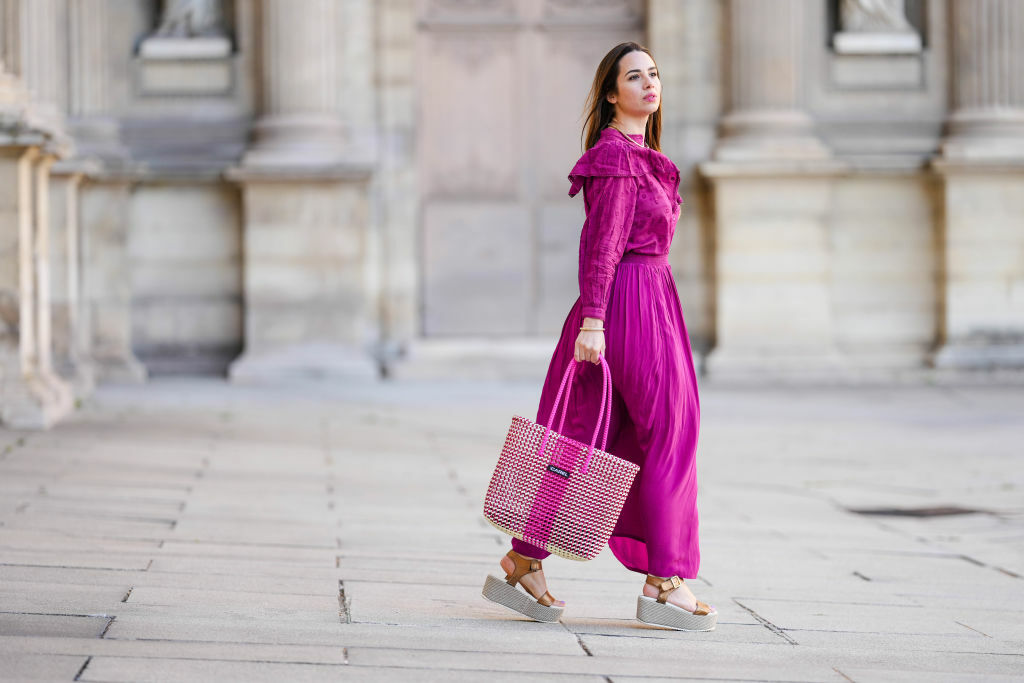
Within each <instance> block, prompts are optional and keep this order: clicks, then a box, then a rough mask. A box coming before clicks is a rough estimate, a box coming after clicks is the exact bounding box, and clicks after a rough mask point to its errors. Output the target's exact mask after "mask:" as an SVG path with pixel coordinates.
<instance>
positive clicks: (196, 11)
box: [156, 0, 225, 38]
mask: <svg viewBox="0 0 1024 683" xmlns="http://www.w3.org/2000/svg"><path fill="white" fill-rule="evenodd" d="M224 34H225V30H224V13H223V11H222V10H221V2H220V0H164V7H163V16H162V17H161V19H160V26H159V28H157V31H156V35H157V36H160V37H167V38H193V37H197V36H223V35H224Z"/></svg>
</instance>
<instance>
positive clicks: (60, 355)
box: [50, 164, 96, 399]
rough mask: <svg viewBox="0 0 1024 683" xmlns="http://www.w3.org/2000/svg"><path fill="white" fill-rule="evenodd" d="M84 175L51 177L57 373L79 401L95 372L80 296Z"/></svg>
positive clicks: (70, 169) (60, 169)
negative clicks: (81, 209)
mask: <svg viewBox="0 0 1024 683" xmlns="http://www.w3.org/2000/svg"><path fill="white" fill-rule="evenodd" d="M83 177H84V172H83V171H82V170H80V169H79V168H77V167H76V166H75V165H65V164H57V165H55V166H54V170H53V173H52V174H51V176H50V186H51V192H50V198H51V201H50V207H51V210H50V217H51V220H50V273H51V282H52V285H53V289H52V296H51V301H52V306H51V316H52V320H53V350H54V361H53V365H54V370H55V372H56V373H57V374H58V375H59V376H60V377H62V378H64V379H65V380H66V381H67V382H69V383H70V384H71V387H72V390H73V393H74V396H75V398H78V399H82V398H86V397H88V396H89V395H91V394H92V392H93V389H94V388H95V385H96V382H95V369H94V368H93V365H92V358H91V356H90V348H89V340H90V335H89V326H88V321H89V317H88V315H87V314H86V311H85V310H84V306H83V305H82V297H81V282H82V278H81V232H80V222H79V192H80V187H81V184H82V179H83Z"/></svg>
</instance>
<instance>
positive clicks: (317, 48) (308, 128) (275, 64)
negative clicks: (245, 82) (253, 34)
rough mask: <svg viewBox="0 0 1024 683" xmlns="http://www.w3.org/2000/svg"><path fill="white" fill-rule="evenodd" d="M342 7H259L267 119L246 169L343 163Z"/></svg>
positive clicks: (282, 1)
mask: <svg viewBox="0 0 1024 683" xmlns="http://www.w3.org/2000/svg"><path fill="white" fill-rule="evenodd" d="M340 6H341V3H339V2H338V1H337V0H305V2H304V3H303V4H302V5H301V7H300V6H297V5H296V4H295V3H294V2H288V0H263V1H262V2H261V4H260V7H261V10H262V13H261V17H260V21H261V29H262V46H261V47H262V53H261V54H262V64H261V66H262V73H263V82H262V85H263V98H262V107H263V115H262V117H261V118H260V120H259V121H258V122H257V123H256V127H255V130H254V136H255V145H254V146H253V148H252V149H250V150H249V152H248V153H247V154H246V158H245V164H246V165H247V166H271V167H281V166H297V167H300V168H314V167H330V166H332V165H336V164H341V163H342V162H343V161H344V160H345V144H344V142H345V140H344V133H345V129H344V122H343V120H342V118H341V110H340V107H339V101H338V97H339V59H338V57H339V48H340V44H339V43H340V40H339V39H340V37H339V36H338V35H337V29H338V26H339V12H340ZM352 28H354V27H349V30H351V29H352ZM352 66H355V65H352ZM367 67H368V65H363V64H360V65H358V67H355V68H361V69H362V68H367ZM366 95H369V93H367V94H366Z"/></svg>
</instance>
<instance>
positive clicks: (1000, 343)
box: [933, 0, 1024, 368]
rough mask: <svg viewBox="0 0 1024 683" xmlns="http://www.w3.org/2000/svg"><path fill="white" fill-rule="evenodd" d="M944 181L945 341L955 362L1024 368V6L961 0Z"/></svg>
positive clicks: (955, 6)
mask: <svg viewBox="0 0 1024 683" xmlns="http://www.w3.org/2000/svg"><path fill="white" fill-rule="evenodd" d="M950 26H951V31H952V46H953V60H952V62H953V110H952V112H951V113H950V115H949V118H948V119H947V124H946V138H945V140H944V141H943V144H942V151H941V154H940V156H939V158H937V159H936V160H935V161H934V162H933V168H934V169H935V170H936V172H937V173H939V175H940V176H941V177H942V178H943V180H944V198H945V226H944V231H943V241H944V249H943V252H944V257H945V264H944V265H945V267H944V271H945V272H944V280H943V283H942V286H943V295H944V296H943V300H944V311H943V316H942V342H943V345H942V346H941V348H940V349H939V350H938V352H937V353H936V355H935V358H934V362H935V364H936V365H937V366H940V367H950V368H999V367H1024V262H1022V260H1021V259H1020V257H1019V255H1020V254H1021V253H1022V252H1024V229H1022V227H1021V226H1022V223H1021V216H1024V193H1022V192H1021V188H1022V187H1024V4H1021V3H1020V2H1018V1H1017V0H953V1H952V3H951V4H950Z"/></svg>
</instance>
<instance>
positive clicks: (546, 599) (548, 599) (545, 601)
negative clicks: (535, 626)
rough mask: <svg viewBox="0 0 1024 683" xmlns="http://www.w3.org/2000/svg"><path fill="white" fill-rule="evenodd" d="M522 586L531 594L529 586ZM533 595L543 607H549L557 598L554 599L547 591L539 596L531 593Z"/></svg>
mask: <svg viewBox="0 0 1024 683" xmlns="http://www.w3.org/2000/svg"><path fill="white" fill-rule="evenodd" d="M523 588H524V589H526V592H527V593H530V595H533V593H531V592H530V589H529V588H526V586H523ZM533 597H534V598H535V599H536V600H537V602H539V603H540V604H542V605H544V606H545V607H551V605H553V604H555V603H556V602H557V600H555V596H553V595H552V594H551V593H547V592H546V593H544V595H542V596H540V597H539V598H538V597H537V596H536V595H533Z"/></svg>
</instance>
